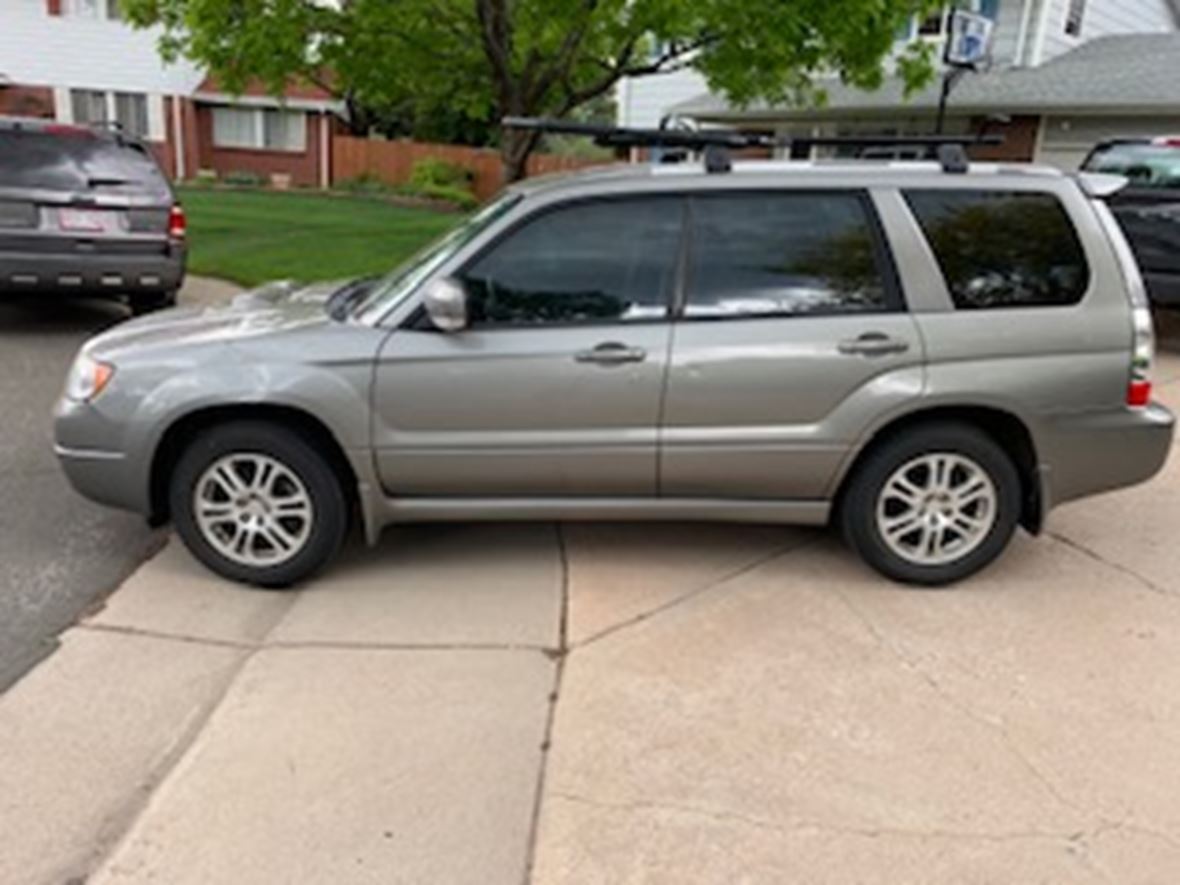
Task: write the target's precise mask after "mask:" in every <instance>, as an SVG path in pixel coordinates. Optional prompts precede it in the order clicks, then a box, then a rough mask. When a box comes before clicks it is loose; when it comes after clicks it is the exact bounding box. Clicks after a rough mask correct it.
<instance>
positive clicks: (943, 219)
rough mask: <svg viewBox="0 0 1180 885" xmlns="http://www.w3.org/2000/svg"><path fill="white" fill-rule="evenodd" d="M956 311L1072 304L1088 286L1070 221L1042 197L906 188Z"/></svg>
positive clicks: (1052, 199)
mask: <svg viewBox="0 0 1180 885" xmlns="http://www.w3.org/2000/svg"><path fill="white" fill-rule="evenodd" d="M906 199H907V200H908V201H909V204H910V207H911V208H912V209H913V211H914V214H915V215H916V216H917V218H918V223H919V224H920V225H921V226H922V230H923V232H924V233H925V234H926V239H927V240H929V242H930V246H931V248H932V249H933V250H934V255H935V257H936V258H937V259H938V264H939V266H940V267H941V268H942V273H943V276H944V277H945V278H946V284H947V288H948V289H949V290H950V293H951V298H952V299H953V300H954V302H955V306H956V307H960V308H989V307H991V308H997V307H1037V306H1047V305H1048V306H1052V305H1063V304H1076V303H1077V302H1078V301H1080V300H1081V298H1082V295H1083V294H1085V291H1086V285H1087V283H1088V281H1089V270H1088V268H1087V266H1086V258H1085V255H1084V254H1083V253H1082V246H1081V243H1079V242H1078V238H1077V235H1076V234H1075V233H1074V229H1073V224H1072V223H1071V222H1070V220H1069V216H1068V215H1066V214H1065V210H1064V209H1063V208H1062V206H1061V204H1060V203H1059V202H1058V201H1057V199H1056V198H1055V197H1053V196H1051V195H1049V194H1033V193H1006V192H1003V191H957V190H956V191H950V190H938V191H909V192H908V193H907V194H906Z"/></svg>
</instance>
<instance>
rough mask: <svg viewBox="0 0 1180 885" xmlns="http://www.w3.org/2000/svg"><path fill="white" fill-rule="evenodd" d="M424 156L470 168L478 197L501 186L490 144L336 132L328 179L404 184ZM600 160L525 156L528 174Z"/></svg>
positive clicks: (489, 194) (496, 153)
mask: <svg viewBox="0 0 1180 885" xmlns="http://www.w3.org/2000/svg"><path fill="white" fill-rule="evenodd" d="M427 158H430V159H437V160H445V161H446V162H448V163H454V164H455V165H457V166H462V167H463V168H465V169H468V170H470V171H471V173H472V188H473V190H474V191H475V196H476V198H477V199H479V200H480V201H483V200H487V199H490V198H491V197H492V196H493V195H495V193H496V192H497V191H498V190H500V188H501V187H502V186H503V176H502V172H501V170H500V153H499V151H496V150H493V149H491V148H473V147H464V146H462V145H454V144H430V143H426V142H418V141H381V140H378V139H370V138H354V137H352V136H348V135H337V136H335V137H333V139H332V183H333V184H339V183H340V182H342V181H347V180H348V179H351V178H358V177H360V176H362V175H367V176H371V177H374V178H377V179H380V180H381V181H384V182H385V183H386V184H405V183H406V182H408V181H409V180H410V173H411V172H412V171H413V169H414V164H415V163H417V162H418V161H419V160H423V159H427ZM601 162H602V161H600V160H585V159H580V158H576V157H560V156H557V155H555V154H533V155H532V156H531V157H530V158H529V164H528V174H529V175H544V174H547V173H550V172H564V171H567V170H570V169H580V168H583V167H585V166H593V165H596V164H598V163H601Z"/></svg>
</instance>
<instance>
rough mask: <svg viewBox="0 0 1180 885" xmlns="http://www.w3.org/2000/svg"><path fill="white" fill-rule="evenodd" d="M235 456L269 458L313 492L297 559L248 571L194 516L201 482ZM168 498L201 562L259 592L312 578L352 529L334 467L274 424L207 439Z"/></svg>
mask: <svg viewBox="0 0 1180 885" xmlns="http://www.w3.org/2000/svg"><path fill="white" fill-rule="evenodd" d="M233 452H243V453H257V454H263V455H269V456H270V457H272V458H275V459H277V460H278V461H280V462H282V463H283V464H284V465H285V466H286V467H287V468H288V469H290V470H292V471H293V472H294V473H295V474H296V475H297V476H298V477H299V478H300V480H302V481H303V484H304V485H305V486H306V487H307V492H308V495H309V496H310V497H311V501H312V508H313V522H312V528H311V536H310V537H309V538H308V540H307V543H306V545H304V547H303V549H302V550H300V551H299V553H298V554H296V555H295V556H294V557H293V558H292V559H289V560H287V561H286V562H283V563H280V564H278V565H274V566H266V567H261V568H255V567H250V566H246V565H242V564H241V563H237V562H234V561H233V560H231V559H227V558H226V557H224V556H223V555H222V554H221V553H219V552H218V551H217V550H216V549H214V548H213V547H212V546H211V545H210V544H209V542H208V541H206V540H205V537H204V535H203V534H202V532H201V530H200V529H199V528H198V526H197V524H196V520H195V519H194V517H193V512H192V499H193V490H194V488H195V487H196V483H197V480H198V479H199V478H200V477H201V475H202V474H203V473H204V472H205V470H206V469H208V467H209V465H210V464H212V463H213V462H214V461H216V460H217V459H218V458H220V457H222V456H224V455H228V454H231V453H233ZM168 497H169V506H170V510H171V514H172V522H173V524H174V525H175V527H176V531H177V533H178V534H179V535H180V537H181V539H182V540H183V541H184V543H185V546H186V547H188V549H189V550H190V551H191V552H192V553H193V555H194V556H196V557H197V559H199V560H200V561H201V562H202V563H204V564H205V565H206V566H208V567H209V568H210V569H212V570H213V571H214V572H216V573H217V574H219V575H221V576H222V577H225V578H229V579H231V580H234V581H240V582H243V583H247V584H254V585H256V586H259V587H267V588H272V589H281V588H286V587H289V586H291V585H292V584H294V583H296V582H298V581H302V580H305V579H306V578H308V577H310V576H311V575H312V574H314V573H315V572H316V571H318V570H319V569H320V568H322V567H323V566H324V564H326V563H327V562H328V561H329V560H331V559H332V557H334V556H335V555H336V553H337V551H338V550H339V549H340V546H341V544H342V543H343V541H344V536H345V534H346V533H347V529H348V507H347V501H346V498H345V496H344V492H343V490H342V488H341V485H340V480H339V478H338V477H337V475H336V473H335V471H334V470H333V469H332V467H331V465H330V464H329V463H328V462H327V460H326V459H325V458H324V457H323V456H321V455H320V454H319V453H317V452H316V451H315V449H313V448H312V447H311V446H310V445H309V444H308V443H307V442H305V441H304V440H303V438H302V437H300V436H299V434H298V433H296V432H295V431H294V430H291V429H289V428H286V427H282V426H279V425H277V424H272V423H268V422H246V421H241V422H234V423H231V424H223V425H220V426H217V427H213V428H211V429H209V430H206V431H204V432H203V433H201V434H200V435H199V436H197V437H196V438H195V439H194V440H193V442H192V443H191V444H190V445H189V446H188V448H186V449H185V450H184V452H183V453H182V454H181V456H180V458H179V460H178V461H177V462H176V467H175V469H174V470H173V471H172V476H171V477H170V479H169V490H168Z"/></svg>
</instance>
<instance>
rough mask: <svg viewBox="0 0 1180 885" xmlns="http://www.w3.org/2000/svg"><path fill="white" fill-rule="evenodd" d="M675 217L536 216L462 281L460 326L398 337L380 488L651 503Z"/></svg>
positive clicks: (380, 417) (592, 211) (666, 213)
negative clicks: (463, 319) (464, 321)
mask: <svg viewBox="0 0 1180 885" xmlns="http://www.w3.org/2000/svg"><path fill="white" fill-rule="evenodd" d="M683 206H684V204H683V200H681V199H679V198H676V197H659V196H653V197H628V198H618V199H599V200H592V201H579V202H574V203H564V204H561V205H558V206H555V207H550V208H546V209H541V210H538V211H537V212H535V213H534V214H532V215H531V216H529V217H527V218H526V219H525V220H524V221H523V222H521V223H520V224H518V225H516V226H514V227H513V228H512V229H511V230H510V231H509V232H508V233H507V234H505V235H504V236H502V237H500V238H498V239H497V240H496V241H495V242H494V243H493V244H492V245H491V246H490V247H489V248H487V249H485V250H483V251H482V252H481V253H480V254H478V255H477V256H475V257H474V258H473V259H472V260H471V261H469V262H467V263H466V265H465V266H464V267H463V268H462V270H460V271H459V272H458V274H456V275H455V276H456V277H457V279H458V281H459V282H460V283H461V285H462V286H463V287H464V289H465V290H466V293H467V297H468V310H469V318H470V323H469V327H468V328H466V329H464V330H463V331H460V332H455V333H447V332H442V331H439V330H437V329H434V328H433V327H432V326H431V325H430V323H429V321H428V320H426V321H422V318H421V317H420V318H419V321H418V322H415V323H411V324H410V325H409V326H407V327H405V328H401V329H399V330H397V331H396V332H394V333H393V334H392V335H391V336H390V337H389V338H388V340H387V342H386V343H385V345H384V346H383V348H382V351H381V354H380V357H379V360H378V365H377V368H376V384H375V406H376V418H377V422H378V426H377V427H376V428H375V431H374V440H375V451H376V458H377V463H378V468H379V471H380V476H381V481H382V483H383V484H384V487H385V489H386V491H387V492H388V493H390V494H393V495H457V496H477V497H478V496H571V495H600V496H644V495H654V494H655V493H656V435H657V425H658V420H659V405H660V395H661V391H662V389H663V382H664V372H665V369H666V366H667V354H668V346H669V339H670V334H671V332H670V329H671V327H670V324H669V305H670V298H671V294H672V291H673V288H674V284H675V277H676V274H677V269H678V264H679V253H680V248H681V246H680V239H681V229H682V226H683V216H684V208H683Z"/></svg>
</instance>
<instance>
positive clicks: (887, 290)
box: [672, 187, 909, 323]
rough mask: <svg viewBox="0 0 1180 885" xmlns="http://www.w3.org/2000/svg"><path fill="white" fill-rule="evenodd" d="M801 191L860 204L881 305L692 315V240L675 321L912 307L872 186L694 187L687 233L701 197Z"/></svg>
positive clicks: (873, 313) (820, 316)
mask: <svg viewBox="0 0 1180 885" xmlns="http://www.w3.org/2000/svg"><path fill="white" fill-rule="evenodd" d="M801 195H806V196H812V195H814V196H829V197H830V196H841V197H848V196H850V197H853V198H855V200H856V201H857V202H858V203H859V204H860V206H861V209H862V210H863V211H864V213H865V220H866V221H867V222H868V227H869V237H870V238H871V240H872V244H873V257H874V260H875V262H876V265H877V270H878V272H879V273H880V274H881V284H882V291H883V294H884V304H882V305H881V307H877V308H871V309H868V310H836V309H832V310H814V311H808V312H807V313H797V312H796V313H792V312H789V311H781V312H773V313H748V314H727V315H724V316H689V315H688V314H687V313H686V312H685V311H686V309H687V307H688V298H689V295H690V293H691V289H692V263H693V262H692V258H693V253H692V249H691V245H692V244H691V243H690V244H689V247H690V248H689V249H688V250H687V251H688V256H687V260H686V262H685V266H684V268H683V270H684V274H683V276H682V289H683V291H682V297H681V300H680V301H679V302H678V304H677V305H676V312H675V313H674V314H673V316H672V320H673V322H684V323H732V322H758V321H764V320H807V319H832V318H833V317H862V316H881V315H884V314H895V313H907V312H908V310H909V308H908V305H907V303H906V298H905V291H904V290H903V288H902V285H901V275H900V273H899V272H898V269H897V261H896V258H895V257H894V255H893V252H892V250H891V249H890V248H889V241H888V239H886V236H885V226H884V224H883V223H882V222H881V216H880V214H879V213H878V212H877V206H876V204H875V203H874V202H873V198H872V194H871V193H870V190H869V188H863V187H848V188H842V187H823V188H773V189H769V190H768V189H758V190H753V189H746V188H742V189H737V188H735V189H726V190H716V191H714V190H709V191H694V192H692V193H690V194H688V195H687V196H688V202H689V213H690V214H689V225H688V227H686V228H685V231H684V237H685V238H688V239H690V240H691V239H692V238H693V234H694V233H695V231H694V229H693V227H692V223H693V222H694V221H695V211H696V206H697V203H698V202H700V201H702V200H708V199H710V198H724V197H735V196H746V197H748V198H751V199H765V198H766V197H772V196H774V197H777V196H791V197H797V196H801Z"/></svg>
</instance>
